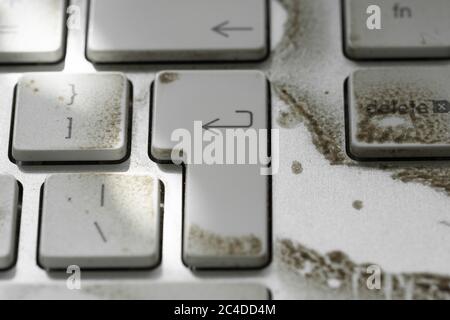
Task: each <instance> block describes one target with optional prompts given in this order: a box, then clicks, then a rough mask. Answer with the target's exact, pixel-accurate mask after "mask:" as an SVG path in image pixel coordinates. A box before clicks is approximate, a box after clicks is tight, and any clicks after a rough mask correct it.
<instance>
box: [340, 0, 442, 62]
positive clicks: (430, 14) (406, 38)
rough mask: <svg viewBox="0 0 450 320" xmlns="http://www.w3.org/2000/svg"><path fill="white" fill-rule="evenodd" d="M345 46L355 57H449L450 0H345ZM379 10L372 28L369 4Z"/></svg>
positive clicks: (349, 53)
mask: <svg viewBox="0 0 450 320" xmlns="http://www.w3.org/2000/svg"><path fill="white" fill-rule="evenodd" d="M344 5H345V8H344V10H345V29H346V30H345V49H346V52H347V55H348V56H349V57H351V58H356V59H365V58H368V59H376V58H442V57H446V58H450V19H449V12H450V1H448V0H428V1H423V0H409V1H398V0H345V1H344ZM373 5H377V6H379V7H380V9H381V12H380V14H381V15H380V16H381V29H369V28H368V25H367V23H368V20H369V25H370V26H371V28H372V20H371V16H372V15H373V14H375V13H374V12H372V13H370V14H368V13H367V9H368V7H369V6H373Z"/></svg>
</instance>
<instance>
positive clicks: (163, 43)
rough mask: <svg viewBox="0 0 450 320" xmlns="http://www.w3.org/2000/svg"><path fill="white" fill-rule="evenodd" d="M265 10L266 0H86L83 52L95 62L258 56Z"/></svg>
mask: <svg viewBox="0 0 450 320" xmlns="http://www.w3.org/2000/svg"><path fill="white" fill-rule="evenodd" d="M267 10H268V8H267V1H266V0H245V1H243V0H227V1H222V0H189V1H180V0H134V1H133V3H132V4H130V3H129V2H127V1H122V0H91V6H90V17H89V31H88V41H87V56H88V58H89V59H90V60H92V61H94V62H99V63H102V62H103V63H105V62H133V61H138V62H139V61H149V62H153V61H217V60H260V59H263V58H264V57H265V56H266V55H267V53H268V40H267V39H268V35H267V29H268V28H267V24H268V21H267ZM130 21H132V23H130Z"/></svg>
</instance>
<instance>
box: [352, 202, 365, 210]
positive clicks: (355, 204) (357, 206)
mask: <svg viewBox="0 0 450 320" xmlns="http://www.w3.org/2000/svg"><path fill="white" fill-rule="evenodd" d="M352 206H353V208H354V209H356V210H362V208H363V207H364V203H363V202H362V201H361V200H355V201H353V203H352Z"/></svg>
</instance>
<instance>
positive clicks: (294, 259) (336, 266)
mask: <svg viewBox="0 0 450 320" xmlns="http://www.w3.org/2000/svg"><path fill="white" fill-rule="evenodd" d="M276 254H277V256H278V258H279V261H281V265H282V266H283V267H284V268H286V269H287V270H289V271H290V272H293V273H294V274H295V275H297V276H299V277H302V278H304V279H307V280H308V281H312V282H314V283H316V284H318V285H320V286H322V287H324V288H326V289H328V290H331V291H336V290H340V292H341V293H342V292H343V293H346V294H347V295H348V297H349V298H350V297H353V298H360V299H368V298H375V299H385V298H387V297H390V298H392V299H407V298H412V299H450V278H447V277H441V276H438V275H431V274H389V273H386V272H384V271H382V270H381V284H382V287H381V288H380V289H373V290H371V289H369V288H368V286H367V282H368V280H370V279H369V277H370V276H371V275H372V274H373V273H368V272H367V267H369V266H371V265H374V264H372V263H363V264H356V263H354V262H353V261H352V260H351V259H350V258H349V257H348V256H347V255H346V254H345V253H343V252H340V251H333V252H329V253H327V254H325V255H322V254H320V253H319V252H317V251H314V250H312V249H309V248H307V247H305V246H303V245H301V244H295V243H294V242H293V241H291V240H288V239H282V240H278V241H277V250H276ZM388 281H391V284H392V289H391V290H387V288H386V287H387V285H386V284H387V283H388ZM386 291H388V292H386Z"/></svg>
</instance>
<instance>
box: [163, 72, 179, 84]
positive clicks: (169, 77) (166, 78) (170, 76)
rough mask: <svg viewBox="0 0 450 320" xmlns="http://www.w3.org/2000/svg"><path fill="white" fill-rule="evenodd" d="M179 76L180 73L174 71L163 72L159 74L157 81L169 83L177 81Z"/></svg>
mask: <svg viewBox="0 0 450 320" xmlns="http://www.w3.org/2000/svg"><path fill="white" fill-rule="evenodd" d="M179 78H180V75H179V74H178V73H176V72H164V73H162V74H160V75H159V82H160V83H163V84H169V83H172V82H174V81H177V80H178V79H179Z"/></svg>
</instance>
